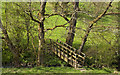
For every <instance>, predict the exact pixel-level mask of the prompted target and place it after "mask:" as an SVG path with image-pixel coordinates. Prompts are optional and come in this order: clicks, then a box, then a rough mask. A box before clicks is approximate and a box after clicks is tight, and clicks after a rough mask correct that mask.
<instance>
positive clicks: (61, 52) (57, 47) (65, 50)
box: [49, 39, 85, 68]
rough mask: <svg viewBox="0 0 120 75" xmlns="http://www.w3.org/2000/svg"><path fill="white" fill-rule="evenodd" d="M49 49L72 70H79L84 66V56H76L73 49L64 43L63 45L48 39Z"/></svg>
mask: <svg viewBox="0 0 120 75" xmlns="http://www.w3.org/2000/svg"><path fill="white" fill-rule="evenodd" d="M49 48H50V50H52V51H53V52H54V54H55V55H57V56H58V57H59V58H61V59H63V60H64V61H65V62H67V63H68V64H69V65H71V66H72V67H74V68H80V67H82V66H83V65H84V61H85V54H84V53H82V52H81V53H80V54H78V53H77V50H76V49H75V48H73V47H71V46H70V45H68V44H66V43H63V42H61V41H59V40H57V41H53V40H51V39H50V44H49Z"/></svg>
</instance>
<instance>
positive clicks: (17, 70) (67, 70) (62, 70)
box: [2, 67, 113, 73]
mask: <svg viewBox="0 0 120 75" xmlns="http://www.w3.org/2000/svg"><path fill="white" fill-rule="evenodd" d="M2 73H113V70H111V69H86V70H85V71H80V70H79V69H78V70H76V69H74V68H71V67H34V68H3V69H2Z"/></svg>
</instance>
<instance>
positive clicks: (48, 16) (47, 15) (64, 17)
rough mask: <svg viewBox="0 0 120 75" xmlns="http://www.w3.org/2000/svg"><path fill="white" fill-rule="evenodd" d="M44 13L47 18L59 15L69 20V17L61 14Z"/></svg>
mask: <svg viewBox="0 0 120 75" xmlns="http://www.w3.org/2000/svg"><path fill="white" fill-rule="evenodd" d="M45 15H47V16H48V18H49V17H51V16H55V15H59V16H61V17H63V18H64V19H65V20H66V21H69V19H68V18H67V17H66V16H65V15H62V14H51V15H49V14H45Z"/></svg>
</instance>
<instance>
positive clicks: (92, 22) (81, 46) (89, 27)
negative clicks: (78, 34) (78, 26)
mask: <svg viewBox="0 0 120 75" xmlns="http://www.w3.org/2000/svg"><path fill="white" fill-rule="evenodd" d="M111 4H112V1H111V2H110V3H109V5H108V6H107V8H106V10H105V11H104V12H103V13H102V14H100V15H99V16H98V17H97V18H95V19H94V20H93V21H91V23H90V24H89V26H88V28H87V30H86V33H85V36H84V37H83V39H82V43H81V45H80V47H79V49H78V52H79V53H80V52H82V50H83V47H84V45H85V43H86V41H87V38H88V35H89V33H90V31H91V29H92V27H93V24H94V23H96V22H97V21H98V20H100V19H101V18H102V17H103V16H105V14H106V12H107V11H108V9H109V7H110V6H111Z"/></svg>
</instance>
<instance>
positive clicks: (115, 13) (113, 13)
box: [105, 12, 120, 15]
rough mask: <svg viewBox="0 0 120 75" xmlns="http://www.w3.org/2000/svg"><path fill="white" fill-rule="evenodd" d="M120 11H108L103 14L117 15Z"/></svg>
mask: <svg viewBox="0 0 120 75" xmlns="http://www.w3.org/2000/svg"><path fill="white" fill-rule="evenodd" d="M119 14H120V12H109V13H106V14H105V15H119Z"/></svg>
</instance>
